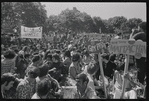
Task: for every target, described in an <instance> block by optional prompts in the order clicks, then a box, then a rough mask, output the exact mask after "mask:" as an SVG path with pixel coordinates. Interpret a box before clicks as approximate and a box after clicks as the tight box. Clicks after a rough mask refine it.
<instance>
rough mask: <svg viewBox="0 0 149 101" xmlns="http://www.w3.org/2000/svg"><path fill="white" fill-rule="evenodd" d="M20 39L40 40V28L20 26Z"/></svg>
mask: <svg viewBox="0 0 149 101" xmlns="http://www.w3.org/2000/svg"><path fill="white" fill-rule="evenodd" d="M21 38H42V27H32V28H29V27H24V26H21Z"/></svg>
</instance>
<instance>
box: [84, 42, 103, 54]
mask: <svg viewBox="0 0 149 101" xmlns="http://www.w3.org/2000/svg"><path fill="white" fill-rule="evenodd" d="M103 48H106V45H105V44H104V43H102V42H99V41H90V43H88V47H87V49H88V50H89V52H90V53H99V52H101V51H102V49H103Z"/></svg>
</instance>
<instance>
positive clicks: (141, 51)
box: [109, 39, 146, 99]
mask: <svg viewBox="0 0 149 101" xmlns="http://www.w3.org/2000/svg"><path fill="white" fill-rule="evenodd" d="M109 51H110V52H111V53H114V54H125V55H126V58H125V59H126V61H125V69H124V75H125V74H126V73H127V72H128V64H129V55H133V56H134V57H135V58H137V59H140V58H141V57H146V42H143V41H141V40H137V41H135V40H134V39H129V40H124V39H112V40H111V42H110V47H109ZM125 86H126V79H124V78H123V84H122V93H121V96H120V98H121V99H122V98H123V95H124V93H125Z"/></svg>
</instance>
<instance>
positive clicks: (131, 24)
mask: <svg viewBox="0 0 149 101" xmlns="http://www.w3.org/2000/svg"><path fill="white" fill-rule="evenodd" d="M141 22H142V20H141V19H140V18H131V19H129V20H128V21H127V22H126V24H127V26H128V27H129V28H130V30H131V29H133V28H137V27H138V24H139V23H141Z"/></svg>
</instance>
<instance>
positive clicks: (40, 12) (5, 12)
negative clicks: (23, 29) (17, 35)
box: [1, 2, 47, 31]
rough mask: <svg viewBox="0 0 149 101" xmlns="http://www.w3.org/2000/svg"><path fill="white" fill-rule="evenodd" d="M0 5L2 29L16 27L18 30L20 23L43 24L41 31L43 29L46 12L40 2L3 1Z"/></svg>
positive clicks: (25, 24)
mask: <svg viewBox="0 0 149 101" xmlns="http://www.w3.org/2000/svg"><path fill="white" fill-rule="evenodd" d="M1 5H2V8H1V9H2V10H1V11H2V13H1V14H2V17H1V25H2V29H3V30H5V28H9V29H11V30H12V29H13V28H16V29H18V30H19V31H20V26H21V25H24V26H27V27H36V26H43V31H44V30H45V22H46V19H47V13H46V10H45V8H44V6H43V5H41V3H40V2H3V3H1ZM10 25H11V26H10ZM6 26H7V27H6ZM8 26H9V27H8ZM6 30H8V29H6ZM6 30H5V31H6Z"/></svg>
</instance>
